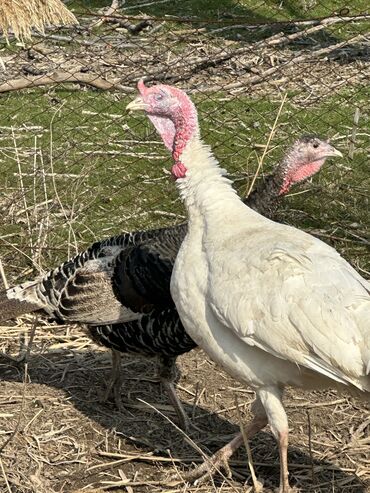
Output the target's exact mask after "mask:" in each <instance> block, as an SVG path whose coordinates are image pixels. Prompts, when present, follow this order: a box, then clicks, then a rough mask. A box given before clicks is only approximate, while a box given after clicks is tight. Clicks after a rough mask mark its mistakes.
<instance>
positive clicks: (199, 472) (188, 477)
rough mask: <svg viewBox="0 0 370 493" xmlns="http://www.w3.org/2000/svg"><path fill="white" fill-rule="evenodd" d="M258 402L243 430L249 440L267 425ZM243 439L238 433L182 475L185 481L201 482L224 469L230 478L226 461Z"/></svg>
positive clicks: (265, 417) (253, 406)
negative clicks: (251, 417) (210, 455)
mask: <svg viewBox="0 0 370 493" xmlns="http://www.w3.org/2000/svg"><path fill="white" fill-rule="evenodd" d="M258 404H259V402H258V400H256V401H255V403H254V404H253V405H252V410H253V411H254V412H256V414H255V416H254V418H253V420H252V421H251V422H250V423H249V425H248V426H247V427H246V428H245V429H244V433H245V435H246V437H247V438H248V439H249V438H251V437H252V436H253V435H255V434H256V433H258V432H259V431H260V430H262V428H264V427H265V426H266V425H267V416H266V414H264V412H263V409H262V408H261V407H259V405H258ZM243 443H244V439H243V434H242V433H241V432H239V433H238V434H237V435H236V436H235V437H234V438H233V439H232V440H231V442H229V443H227V444H226V445H224V446H223V447H222V448H221V449H220V450H218V451H217V452H216V453H215V454H213V455H212V457H210V458H209V459H206V460H205V461H204V462H203V464H201V465H200V466H198V467H196V468H195V469H193V470H192V471H190V472H188V473H187V474H185V475H184V479H185V481H188V482H189V483H192V482H194V481H196V480H197V482H199V481H201V480H202V481H203V479H205V478H206V477H210V476H213V475H214V474H215V473H216V472H217V470H219V469H224V470H225V471H226V475H227V477H231V470H230V467H229V464H228V460H229V459H230V457H231V456H232V455H233V453H234V452H235V451H236V450H238V448H239V447H240V446H241V445H243ZM284 493H285V492H284Z"/></svg>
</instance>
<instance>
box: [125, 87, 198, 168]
mask: <svg viewBox="0 0 370 493" xmlns="http://www.w3.org/2000/svg"><path fill="white" fill-rule="evenodd" d="M137 87H138V90H139V93H140V96H139V97H138V98H136V99H135V100H134V101H132V102H131V103H129V104H128V105H127V109H129V110H144V111H145V112H146V114H147V115H148V117H149V119H150V120H151V122H152V123H153V125H154V126H155V128H156V130H157V132H158V133H159V135H160V136H161V137H162V140H163V142H164V144H165V146H166V147H167V148H168V149H169V150H170V151H171V152H172V155H173V158H174V159H175V161H178V160H179V157H180V155H181V153H182V151H183V150H184V148H185V146H186V144H187V143H188V142H189V140H190V139H191V137H192V136H193V135H194V134H196V133H197V132H198V118H197V112H196V109H195V107H194V105H193V103H192V102H191V100H190V98H189V97H188V96H187V95H186V94H185V93H184V92H183V91H181V90H180V89H177V88H176V87H172V86H168V85H164V84H159V85H157V86H153V87H146V86H145V84H144V82H143V80H140V81H139V82H138V85H137Z"/></svg>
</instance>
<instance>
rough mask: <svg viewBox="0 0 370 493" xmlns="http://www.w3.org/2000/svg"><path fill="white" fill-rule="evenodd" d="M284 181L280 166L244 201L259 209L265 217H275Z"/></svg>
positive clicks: (256, 209)
mask: <svg viewBox="0 0 370 493" xmlns="http://www.w3.org/2000/svg"><path fill="white" fill-rule="evenodd" d="M283 183H284V176H283V174H282V173H281V172H280V167H278V169H277V170H276V171H275V172H274V173H272V174H271V175H269V176H267V177H266V178H265V179H264V180H263V181H261V182H260V183H259V184H258V186H257V187H256V188H255V190H253V192H252V193H250V194H249V195H248V197H246V198H244V199H243V202H244V204H245V205H247V206H248V207H251V208H252V209H254V210H255V211H258V212H259V213H260V214H262V215H263V216H265V217H268V218H269V219H273V218H274V216H275V215H276V211H277V208H278V203H279V199H280V196H282V195H283V194H281V189H282V187H283Z"/></svg>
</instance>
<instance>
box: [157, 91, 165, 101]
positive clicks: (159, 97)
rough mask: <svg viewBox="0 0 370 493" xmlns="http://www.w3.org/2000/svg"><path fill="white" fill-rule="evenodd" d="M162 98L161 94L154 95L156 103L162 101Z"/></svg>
mask: <svg viewBox="0 0 370 493" xmlns="http://www.w3.org/2000/svg"><path fill="white" fill-rule="evenodd" d="M163 97H164V96H163V94H161V93H159V94H156V95H155V100H156V101H162V99H163Z"/></svg>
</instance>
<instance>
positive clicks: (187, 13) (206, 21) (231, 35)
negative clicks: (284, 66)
mask: <svg viewBox="0 0 370 493" xmlns="http://www.w3.org/2000/svg"><path fill="white" fill-rule="evenodd" d="M110 3H111V2H110V0H91V1H90V0H73V1H71V2H69V3H68V7H69V8H70V9H71V10H73V11H74V12H75V13H76V15H77V16H78V15H79V14H86V13H94V12H96V9H101V8H103V7H107V6H109V5H110ZM141 3H142V4H145V3H148V4H150V3H151V4H150V5H146V6H145V5H144V6H143V7H135V6H137V5H138V2H137V0H127V1H126V2H125V4H124V8H123V9H122V10H121V13H124V14H127V15H129V16H135V15H141V14H145V15H148V16H152V17H154V18H158V20H163V19H166V17H168V16H174V17H175V18H181V19H182V21H181V22H175V20H174V19H172V21H171V20H169V19H168V18H167V25H166V27H165V29H167V30H168V31H171V30H179V29H187V28H189V27H190V28H191V27H193V28H197V27H206V28H207V29H209V30H210V31H212V30H214V29H217V28H220V27H225V26H228V25H230V24H248V25H251V24H265V23H267V24H269V23H274V22H283V23H284V22H286V21H288V22H289V21H295V20H304V19H314V18H320V17H329V16H332V15H337V14H339V15H341V16H344V17H345V16H356V15H360V14H363V13H366V12H368V2H367V1H366V0H354V1H351V2H347V3H343V2H342V1H340V0H330V1H317V0H285V1H281V2H280V1H277V0H257V1H255V0H181V1H178V0H171V1H168V2H167V1H166V2H163V3H161V2H158V3H157V2H154V1H150V0H147V1H144V0H143V1H142V2H141ZM99 29H101V28H99ZM293 29H294V28H293ZM367 31H368V23H352V24H351V23H348V22H345V23H341V24H338V25H335V26H328V27H327V28H326V29H325V30H323V31H320V32H319V33H317V34H313V35H311V40H315V41H316V42H319V41H320V42H322V41H324V42H328V43H334V42H335V40H337V41H341V40H344V39H348V38H349V37H351V36H355V35H356V34H358V33H365V32H367ZM98 32H101V30H99V31H98ZM277 32H286V33H290V32H292V27H291V26H289V25H285V24H282V25H275V26H271V27H270V28H264V29H261V30H252V31H250V30H245V29H232V30H226V31H222V32H218V33H216V34H215V35H214V37H221V38H227V39H233V40H236V41H249V42H253V41H258V40H260V39H263V38H265V37H268V36H271V35H273V34H275V33H277Z"/></svg>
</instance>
